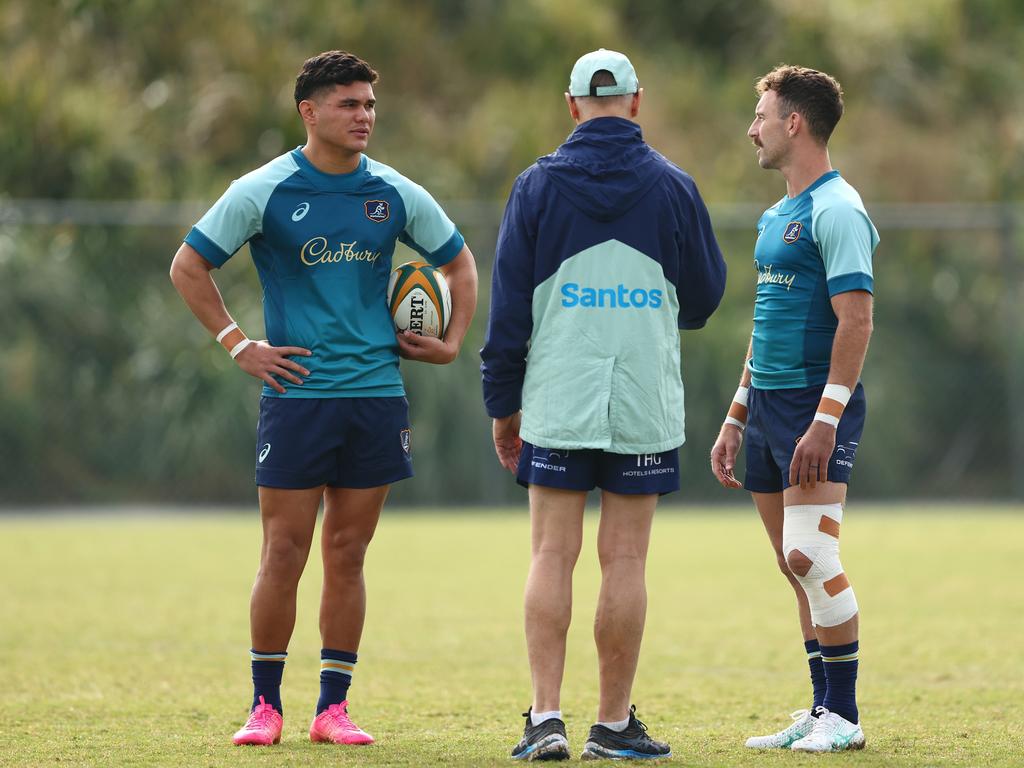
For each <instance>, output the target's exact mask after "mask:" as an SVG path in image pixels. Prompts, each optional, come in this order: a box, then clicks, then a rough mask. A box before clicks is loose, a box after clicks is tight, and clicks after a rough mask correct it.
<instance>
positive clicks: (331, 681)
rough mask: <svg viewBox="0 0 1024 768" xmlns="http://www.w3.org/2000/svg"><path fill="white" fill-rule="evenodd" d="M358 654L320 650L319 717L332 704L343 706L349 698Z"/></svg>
mask: <svg viewBox="0 0 1024 768" xmlns="http://www.w3.org/2000/svg"><path fill="white" fill-rule="evenodd" d="M356 658H357V657H356V654H354V653H352V652H351V651H336V650H334V649H332V648H322V649H321V650H320V700H319V701H318V702H317V703H316V713H317V714H318V715H319V714H320V713H321V712H323V711H324V710H325V709H327V708H328V707H329V706H331V705H332V704H341V702H343V701H345V699H347V698H348V687H349V685H350V684H351V683H352V672H353V671H354V669H355V666H356Z"/></svg>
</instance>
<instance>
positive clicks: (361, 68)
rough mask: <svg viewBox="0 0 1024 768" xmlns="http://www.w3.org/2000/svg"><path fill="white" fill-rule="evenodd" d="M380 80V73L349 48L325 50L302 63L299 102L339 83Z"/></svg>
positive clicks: (298, 87) (296, 89) (296, 93)
mask: <svg viewBox="0 0 1024 768" xmlns="http://www.w3.org/2000/svg"><path fill="white" fill-rule="evenodd" d="M354 82H364V83H370V84H371V85H372V84H373V83H376V82H377V73H376V72H375V71H374V70H373V68H371V67H370V65H369V64H367V63H366V62H365V61H363V60H362V59H360V58H359V57H358V56H356V55H354V54H351V53H347V52H345V51H324V52H323V53H320V54H317V55H316V56H313V57H312V58H310V59H306V61H305V62H304V63H303V64H302V71H301V72H299V76H298V77H296V78H295V106H296V108H298V106H299V102H300V101H304V100H305V99H311V98H313V97H314V96H316V95H317V94H318V93H319V92H320V91H322V90H324V89H326V88H331V87H332V86H335V85H351V84H352V83H354Z"/></svg>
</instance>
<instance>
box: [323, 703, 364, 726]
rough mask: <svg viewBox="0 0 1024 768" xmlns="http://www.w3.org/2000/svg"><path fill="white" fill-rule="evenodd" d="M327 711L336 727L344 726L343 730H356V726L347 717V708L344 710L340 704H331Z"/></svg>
mask: <svg viewBox="0 0 1024 768" xmlns="http://www.w3.org/2000/svg"><path fill="white" fill-rule="evenodd" d="M327 712H328V713H329V714H330V716H331V719H332V720H333V721H334V722H335V723H336V724H337V725H338V727H340V728H344V729H345V730H358V726H357V725H356V724H355V723H353V722H352V721H351V720H350V719H349V716H348V710H346V709H345V708H344V707H343V706H342V705H341V704H331V706H329V707H328V708H327Z"/></svg>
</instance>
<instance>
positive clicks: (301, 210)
mask: <svg viewBox="0 0 1024 768" xmlns="http://www.w3.org/2000/svg"><path fill="white" fill-rule="evenodd" d="M307 213H309V203H301V204H300V205H299V207H298V208H296V209H295V213H293V214H292V221H302V220H303V219H304V218H305V217H306V214H307Z"/></svg>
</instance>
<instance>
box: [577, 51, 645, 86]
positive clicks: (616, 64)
mask: <svg viewBox="0 0 1024 768" xmlns="http://www.w3.org/2000/svg"><path fill="white" fill-rule="evenodd" d="M602 69H605V70H608V71H609V72H611V73H612V77H614V78H615V85H599V86H597V87H596V88H594V92H593V93H591V92H590V79H591V78H592V77H593V76H594V73H595V72H598V71H600V70H602ZM639 88H640V83H639V82H637V79H636V70H634V69H633V65H632V64H630V63H629V59H627V58H626V55H625V54H623V53H619V52H618V51H608V50H605V49H604V48H599V49H598V50H596V51H591V52H590V53H588V54H586V55H585V56H581V57H580V58H579V59H578V60H577V62H576V64H575V65H574V66H573V68H572V74H571V75H569V95H570V96H624V95H625V94H627V93H636V92H637V90H638V89H639Z"/></svg>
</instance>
